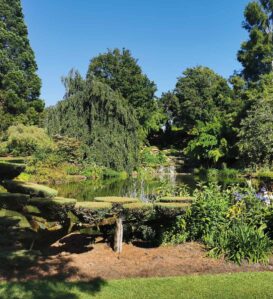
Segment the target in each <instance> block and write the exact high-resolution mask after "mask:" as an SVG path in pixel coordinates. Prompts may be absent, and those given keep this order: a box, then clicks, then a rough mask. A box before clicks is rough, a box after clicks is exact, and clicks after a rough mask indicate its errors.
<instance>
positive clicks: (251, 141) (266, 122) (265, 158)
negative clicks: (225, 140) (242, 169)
mask: <svg viewBox="0 0 273 299" xmlns="http://www.w3.org/2000/svg"><path fill="white" fill-rule="evenodd" d="M272 108H273V101H272V100H271V99H269V100H267V99H262V100H259V101H256V103H255V104H253V106H252V108H251V109H250V110H249V111H248V112H247V116H246V118H245V119H243V120H242V122H241V128H240V132H239V138H240V140H239V142H238V148H239V152H240V155H241V157H242V158H243V159H244V162H245V164H246V165H271V163H272V162H273V150H272V142H273V133H272V125H273V112H272V111H273V110H272Z"/></svg>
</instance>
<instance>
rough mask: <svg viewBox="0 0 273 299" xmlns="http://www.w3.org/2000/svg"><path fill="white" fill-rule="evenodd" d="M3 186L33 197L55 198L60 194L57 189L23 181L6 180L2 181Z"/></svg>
mask: <svg viewBox="0 0 273 299" xmlns="http://www.w3.org/2000/svg"><path fill="white" fill-rule="evenodd" d="M2 186H4V187H5V188H6V189H7V190H8V192H11V193H22V194H28V195H30V196H31V197H42V198H53V197H55V196H57V194H58V191H57V190H54V189H51V188H49V187H46V186H43V185H38V184H33V183H27V182H21V181H10V180H5V181H3V182H2Z"/></svg>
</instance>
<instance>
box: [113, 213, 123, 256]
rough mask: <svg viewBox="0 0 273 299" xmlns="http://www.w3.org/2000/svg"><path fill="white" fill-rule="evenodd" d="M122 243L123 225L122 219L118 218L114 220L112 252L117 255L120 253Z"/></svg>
mask: <svg viewBox="0 0 273 299" xmlns="http://www.w3.org/2000/svg"><path fill="white" fill-rule="evenodd" d="M122 241H123V224H122V218H121V217H119V218H118V219H117V220H116V229H115V237H114V251H115V252H117V253H121V252H122Z"/></svg>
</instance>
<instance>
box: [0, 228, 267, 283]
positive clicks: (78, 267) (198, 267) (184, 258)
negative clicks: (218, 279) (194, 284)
mask: <svg viewBox="0 0 273 299" xmlns="http://www.w3.org/2000/svg"><path fill="white" fill-rule="evenodd" d="M88 238H89V237H88V236H83V235H77V234H74V235H70V236H68V237H66V238H64V239H63V240H60V241H59V242H57V243H56V244H54V245H53V246H52V247H51V248H50V250H49V252H48V255H47V256H46V257H43V258H42V257H40V258H39V259H38V260H37V261H36V263H35V264H34V265H32V266H31V267H29V268H26V267H23V269H19V270H18V269H13V270H11V269H10V270H9V271H7V272H5V273H2V275H0V277H1V276H2V278H4V279H38V278H52V277H60V278H65V279H68V280H79V279H81V280H91V279H94V278H98V277H100V278H102V279H120V278H127V277H151V276H178V275H185V274H205V273H223V272H241V271H264V270H267V271H273V260H272V261H271V262H270V264H269V265H268V266H263V265H248V264H245V265H242V266H240V267H239V266H237V265H235V264H233V263H227V262H225V261H224V260H223V259H220V260H216V259H212V258H208V257H206V253H205V251H204V250H203V248H202V246H201V245H200V244H198V243H186V244H184V245H179V246H168V247H159V248H141V247H137V246H134V245H132V244H124V248H123V252H122V253H121V254H120V255H118V254H116V253H114V252H113V251H112V249H111V248H110V247H109V246H108V245H107V244H105V243H97V244H92V245H89V243H90V242H89V239H88ZM3 274H4V275H3Z"/></svg>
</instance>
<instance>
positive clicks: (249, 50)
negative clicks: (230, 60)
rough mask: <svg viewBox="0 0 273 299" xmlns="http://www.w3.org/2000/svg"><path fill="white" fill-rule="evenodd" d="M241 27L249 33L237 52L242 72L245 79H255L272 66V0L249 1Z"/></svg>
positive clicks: (269, 70)
mask: <svg viewBox="0 0 273 299" xmlns="http://www.w3.org/2000/svg"><path fill="white" fill-rule="evenodd" d="M243 27H244V28H245V29H246V30H247V31H248V33H249V39H248V41H246V42H244V43H243V44H242V46H241V49H240V51H239V52H238V60H239V61H240V62H241V63H242V65H243V71H242V74H243V76H244V78H245V79H246V80H247V81H257V80H258V79H259V77H260V75H263V74H268V73H270V72H271V71H272V68H273V2H272V0H259V1H252V2H250V3H249V4H248V5H247V7H246V9H245V21H244V23H243Z"/></svg>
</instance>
